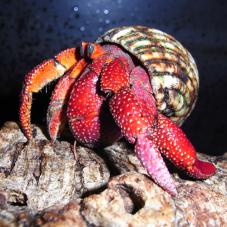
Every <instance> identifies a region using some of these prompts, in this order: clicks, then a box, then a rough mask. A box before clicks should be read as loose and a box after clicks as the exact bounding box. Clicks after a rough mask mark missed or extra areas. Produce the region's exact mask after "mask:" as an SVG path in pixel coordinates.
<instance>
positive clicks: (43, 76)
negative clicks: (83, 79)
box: [19, 48, 79, 139]
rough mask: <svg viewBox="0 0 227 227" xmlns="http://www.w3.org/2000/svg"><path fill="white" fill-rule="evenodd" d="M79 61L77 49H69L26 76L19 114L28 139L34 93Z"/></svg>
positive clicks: (29, 137) (30, 132)
mask: <svg viewBox="0 0 227 227" xmlns="http://www.w3.org/2000/svg"><path fill="white" fill-rule="evenodd" d="M78 60H79V57H78V56H77V53H76V49H75V48H71V49H67V50H64V51H62V52H60V53H59V54H58V55H57V56H56V57H55V58H53V59H49V60H46V61H44V62H43V63H41V64H40V65H38V66H36V67H35V68H34V69H33V70H32V71H30V72H29V73H28V74H27V75H26V76H25V81H24V86H23V90H22V93H21V103H20V112H19V114H20V122H21V126H22V129H23V131H24V134H25V136H26V137H27V138H28V139H31V138H32V131H31V122H30V114H31V104H32V93H33V92H38V91H40V90H41V89H42V88H43V87H44V86H45V85H47V84H48V83H50V82H51V81H53V80H55V79H57V78H59V77H61V76H62V75H63V74H64V73H65V72H66V71H67V70H68V69H69V68H71V67H72V66H73V65H74V64H75V63H76V62H78Z"/></svg>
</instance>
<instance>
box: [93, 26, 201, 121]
mask: <svg viewBox="0 0 227 227" xmlns="http://www.w3.org/2000/svg"><path fill="white" fill-rule="evenodd" d="M97 42H98V43H106V42H107V43H115V44H118V45H120V46H121V47H122V48H123V49H125V50H127V51H128V52H129V53H131V54H132V55H133V56H135V57H136V58H137V59H138V60H139V61H140V62H141V63H142V65H143V66H144V67H145V68H146V70H147V72H148V73H149V76H150V81H151V84H152V88H153V93H154V97H155V99H156V105H157V108H158V110H159V111H160V112H161V113H163V114H164V115H166V116H168V117H169V118H171V119H172V120H173V121H174V122H175V123H176V124H178V125H181V124H182V123H183V121H184V120H185V119H186V118H187V117H188V116H189V114H190V113H191V111H192V110H193V108H194V106H195V102H196V100H197V96H198V89H199V76H198V70H197V67H196V64H195V61H194V59H193V57H192V56H191V54H190V53H189V52H188V51H187V50H186V49H185V48H184V47H183V46H182V44H181V43H179V42H178V41H177V40H176V39H175V38H173V37H172V36H170V35H168V34H166V33H164V32H162V31H159V30H156V29H151V28H148V27H144V26H124V27H118V28H113V29H111V30H109V31H107V32H106V33H105V34H104V35H102V36H101V37H100V38H98V40H97Z"/></svg>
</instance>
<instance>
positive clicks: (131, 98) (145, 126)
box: [110, 88, 176, 195]
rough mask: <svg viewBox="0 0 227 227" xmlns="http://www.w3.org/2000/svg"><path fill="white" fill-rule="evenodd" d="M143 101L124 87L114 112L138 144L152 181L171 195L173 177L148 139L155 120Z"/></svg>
mask: <svg viewBox="0 0 227 227" xmlns="http://www.w3.org/2000/svg"><path fill="white" fill-rule="evenodd" d="M143 106H144V104H143V103H141V101H140V100H139V99H138V98H137V97H136V96H135V94H134V93H133V92H132V91H131V90H130V88H122V89H121V90H120V91H118V92H117V93H116V94H115V95H114V96H113V98H112V99H111V100H110V109H111V113H112V115H113V117H114V119H115V121H116V123H117V124H118V125H119V127H120V128H121V131H122V133H123V135H124V136H125V137H126V138H127V139H128V140H129V142H131V143H134V144H135V152H136V154H137V156H138V158H139V159H140V161H141V163H142V164H143V166H144V167H145V168H146V170H147V172H148V173H149V174H150V175H151V177H152V178H153V180H154V181H155V182H156V183H158V184H159V185H160V186H161V187H163V188H164V189H165V190H166V191H168V192H169V193H170V194H172V195H176V186H175V182H174V180H173V179H172V177H171V175H170V173H169V171H168V169H167V167H166V165H165V163H164V161H163V159H162V157H161V154H160V153H159V150H158V147H157V146H156V145H155V143H154V142H153V141H152V139H151V138H149V136H148V133H149V131H151V130H152V127H153V124H154V122H151V119H153V118H150V119H149V117H147V114H146V113H144V108H143Z"/></svg>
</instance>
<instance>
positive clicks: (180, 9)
mask: <svg viewBox="0 0 227 227" xmlns="http://www.w3.org/2000/svg"><path fill="white" fill-rule="evenodd" d="M120 25H146V26H149V27H154V28H157V29H160V30H163V31H165V32H167V33H170V34H171V35H173V36H174V37H176V38H177V39H178V40H179V41H180V42H181V43H183V45H184V46H185V47H187V49H189V50H190V52H191V53H192V55H193V56H194V58H195V59H196V62H197V64H198V68H199V72H200V93H199V100H198V102H197V105H196V108H195V110H194V111H193V113H192V115H191V116H190V117H189V118H188V120H187V121H186V123H185V124H184V125H183V129H184V131H185V132H186V134H187V135H188V137H189V138H190V139H191V141H192V142H193V144H194V145H195V147H196V148H197V149H198V150H199V151H201V152H206V153H210V154H213V155H218V154H222V153H224V152H226V150H227V130H226V126H227V123H226V116H227V107H226V97H227V1H224V0H222V1H221V0H219V1H217V0H216V1H205V0H204V1H202V0H196V1H191V0H156V1H154V0H117V1H113V0H93V1H91V0H89V1H86V0H82V1H76V0H64V1H63V0H62V1H61V0H59V1H57V0H37V1H34V0H14V1H5V0H1V2H0V124H2V123H3V122H4V121H6V120H18V103H19V93H20V89H21V87H22V80H23V77H24V75H25V74H26V73H27V72H28V71H29V70H30V69H32V68H33V67H34V66H35V65H37V64H39V63H40V62H41V61H43V60H44V59H46V58H49V57H51V56H53V55H55V54H56V53H58V52H59V51H60V50H62V49H65V48H67V47H72V46H76V45H78V44H79V43H80V42H81V41H82V40H85V41H94V40H95V39H96V38H97V37H98V36H99V34H102V33H103V32H104V31H106V30H107V29H109V28H112V27H114V26H120ZM51 87H52V86H49V87H48V89H44V90H43V91H42V92H41V93H40V94H38V95H35V97H34V99H35V102H34V107H33V118H32V119H33V122H38V123H42V124H43V123H45V113H46V107H47V103H48V100H49V92H46V90H50V88H51Z"/></svg>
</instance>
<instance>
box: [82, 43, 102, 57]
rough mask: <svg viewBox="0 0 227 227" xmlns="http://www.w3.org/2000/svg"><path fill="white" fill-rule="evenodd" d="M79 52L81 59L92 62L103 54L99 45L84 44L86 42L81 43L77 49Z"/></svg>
mask: <svg viewBox="0 0 227 227" xmlns="http://www.w3.org/2000/svg"><path fill="white" fill-rule="evenodd" d="M79 52H80V56H81V57H82V58H87V59H90V60H93V59H95V58H97V57H99V56H101V55H103V54H105V51H104V49H103V48H102V46H101V45H99V44H97V43H86V42H82V43H81V45H80V47H79Z"/></svg>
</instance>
